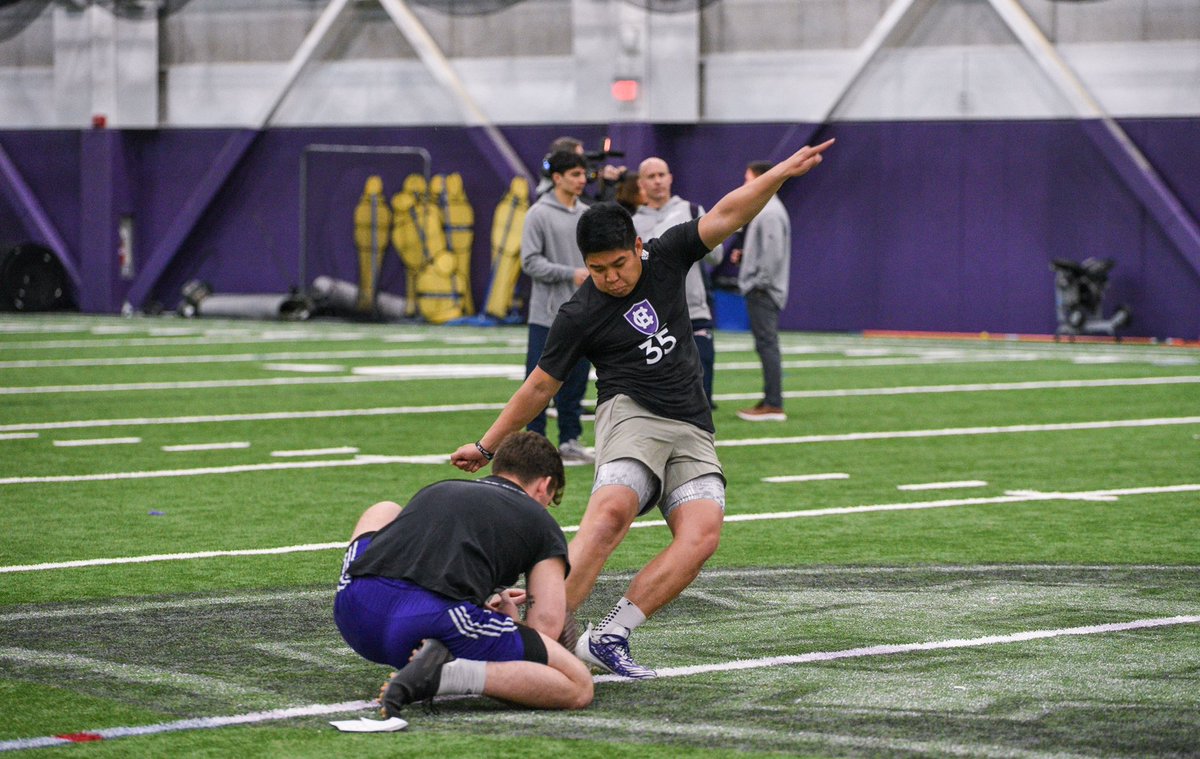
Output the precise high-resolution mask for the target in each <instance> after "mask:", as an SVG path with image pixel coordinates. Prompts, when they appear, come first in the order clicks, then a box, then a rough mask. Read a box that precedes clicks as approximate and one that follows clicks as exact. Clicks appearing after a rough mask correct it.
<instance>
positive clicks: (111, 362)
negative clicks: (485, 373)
mask: <svg viewBox="0 0 1200 759" xmlns="http://www.w3.org/2000/svg"><path fill="white" fill-rule="evenodd" d="M524 346H525V343H524V342H522V343H521V348H520V350H518V349H516V348H511V347H490V348H472V349H471V355H472V356H483V355H496V356H514V355H521V356H524V355H525V347H524ZM462 354H463V351H462V348H376V349H363V350H344V351H288V352H282V353H228V354H220V353H218V354H205V355H194V356H121V357H110V358H47V359H24V360H13V361H0V369H61V368H66V367H76V366H144V365H157V364H236V363H247V362H251V363H253V362H260V361H261V362H284V364H286V363H287V362H293V361H300V362H308V361H334V360H345V359H359V358H367V359H373V360H376V361H379V360H382V359H390V358H422V357H431V356H461V355H462ZM320 366H328V364H321V365H320Z"/></svg>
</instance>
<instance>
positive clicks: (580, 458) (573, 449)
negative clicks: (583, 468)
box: [558, 440, 596, 464]
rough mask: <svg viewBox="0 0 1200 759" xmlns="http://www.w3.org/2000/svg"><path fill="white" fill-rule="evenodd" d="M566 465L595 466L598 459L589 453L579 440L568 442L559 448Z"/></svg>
mask: <svg viewBox="0 0 1200 759" xmlns="http://www.w3.org/2000/svg"><path fill="white" fill-rule="evenodd" d="M558 453H559V455H561V456H562V459H563V463H564V464H568V463H569V464H594V463H596V457H595V456H593V455H592V454H590V453H588V452H587V449H586V448H584V447H583V446H582V445H580V444H579V441H578V440H568V441H567V442H565V443H563V444H562V445H560V446H559V447H558Z"/></svg>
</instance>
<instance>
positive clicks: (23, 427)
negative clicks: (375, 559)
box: [0, 403, 504, 432]
mask: <svg viewBox="0 0 1200 759" xmlns="http://www.w3.org/2000/svg"><path fill="white" fill-rule="evenodd" d="M502 408H504V404H503V403H455V404H446V405H441V406H382V407H377V408H355V409H331V410H328V411H260V412H254V413H245V414H207V415H197V416H165V417H164V416H158V417H153V416H152V417H133V418H126V419H76V420H73V421H67V422H30V423H25V424H6V425H0V431H6V432H7V431H13V432H16V431H28V430H66V429H85V428H93V427H146V426H149V425H158V424H216V423H221V422H275V421H291V420H293V419H344V418H350V417H362V416H403V415H406V414H443V413H463V412H469V411H499V410H501V409H502Z"/></svg>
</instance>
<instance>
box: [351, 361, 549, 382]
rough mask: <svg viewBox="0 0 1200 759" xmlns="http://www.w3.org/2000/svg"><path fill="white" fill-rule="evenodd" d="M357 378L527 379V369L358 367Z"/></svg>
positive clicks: (512, 366)
mask: <svg viewBox="0 0 1200 759" xmlns="http://www.w3.org/2000/svg"><path fill="white" fill-rule="evenodd" d="M351 371H352V372H353V373H354V374H355V375H357V376H365V377H384V378H391V379H407V380H413V379H489V378H496V379H511V380H523V379H525V367H524V366H519V365H517V364H400V365H394V366H356V367H354V368H353V369H351Z"/></svg>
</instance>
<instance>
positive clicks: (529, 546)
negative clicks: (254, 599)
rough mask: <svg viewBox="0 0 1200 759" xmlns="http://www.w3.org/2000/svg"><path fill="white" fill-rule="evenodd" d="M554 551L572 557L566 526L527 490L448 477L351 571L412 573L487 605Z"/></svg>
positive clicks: (451, 594)
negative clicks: (565, 532) (492, 595)
mask: <svg viewBox="0 0 1200 759" xmlns="http://www.w3.org/2000/svg"><path fill="white" fill-rule="evenodd" d="M553 556H561V557H563V562H564V563H566V560H567V540H566V538H565V537H563V532H562V528H560V527H559V526H558V523H557V522H555V521H554V517H552V516H550V514H549V513H548V512H547V511H546V508H545V507H544V506H542V505H541V504H540V503H538V502H537V501H535V500H533V499H532V498H530V497H529V496H528V495H527V494H526V493H525V491H523V490H521V489H520V488H519V487H517V486H516V485H514V484H512V483H511V482H510V481H508V480H506V479H504V478H502V477H485V478H483V479H481V480H444V481H442V482H435V483H434V484H432V485H429V486H427V487H425V488H422V489H421V490H420V491H419V492H418V493H417V494H416V495H414V496H413V497H412V500H411V501H409V502H408V505H407V506H405V507H404V509H403V510H402V511H401V512H400V516H398V517H396V519H395V520H394V521H393V522H391V523H390V524H388V525H387V526H386V527H384V528H383V529H382V530H380V531H379V532H378V533H376V534H375V537H374V538H372V540H371V545H370V546H368V547H367V550H366V552H365V553H363V555H362V556H359V557H358V558H357V559H356V560H355V561H354V562H353V563H352V564H351V565H350V571H349V574H350V575H351V576H352V577H362V576H364V575H377V576H380V577H390V578H392V579H396V580H407V581H408V582H411V583H415V584H417V585H420V586H421V587H423V588H425V589H427V590H432V591H434V592H435V593H440V594H441V595H443V596H447V597H448V598H453V599H455V600H459V601H471V602H472V603H475V604H478V605H483V604H484V603H485V602H486V601H487V598H488V597H489V596H490V595H491V594H492V593H494V592H496V591H497V590H500V589H502V588H508V587H511V586H512V585H514V584H515V583H516V582H517V578H518V577H519V576H520V575H522V574H526V573H528V572H529V570H530V569H532V568H533V565H534V564H537V563H538V562H539V561H542V560H543V559H548V558H551V557H553Z"/></svg>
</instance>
